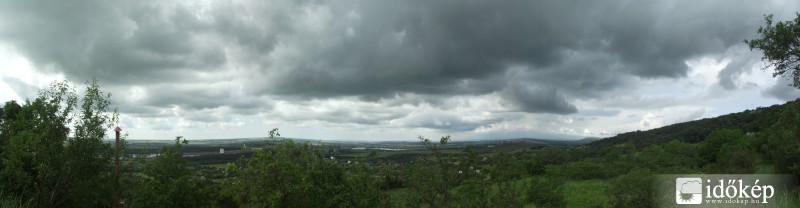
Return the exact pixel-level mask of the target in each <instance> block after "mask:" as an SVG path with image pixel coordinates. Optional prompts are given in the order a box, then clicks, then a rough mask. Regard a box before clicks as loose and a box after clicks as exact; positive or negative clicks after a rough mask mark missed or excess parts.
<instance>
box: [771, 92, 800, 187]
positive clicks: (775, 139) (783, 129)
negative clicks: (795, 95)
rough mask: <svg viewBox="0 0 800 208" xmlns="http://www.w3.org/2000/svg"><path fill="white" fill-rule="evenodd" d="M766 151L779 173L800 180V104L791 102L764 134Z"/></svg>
mask: <svg viewBox="0 0 800 208" xmlns="http://www.w3.org/2000/svg"><path fill="white" fill-rule="evenodd" d="M764 133H765V134H766V137H767V148H768V150H767V151H766V152H767V153H768V156H769V158H770V159H772V161H773V162H774V163H775V170H776V171H777V172H779V173H784V174H794V175H795V176H796V177H797V178H798V179H800V102H797V101H795V102H791V103H789V104H788V105H787V106H786V107H785V108H784V109H783V112H782V113H781V115H780V116H779V117H778V120H777V121H776V122H775V124H774V125H773V126H772V127H771V128H769V129H768V130H767V131H765V132H764Z"/></svg>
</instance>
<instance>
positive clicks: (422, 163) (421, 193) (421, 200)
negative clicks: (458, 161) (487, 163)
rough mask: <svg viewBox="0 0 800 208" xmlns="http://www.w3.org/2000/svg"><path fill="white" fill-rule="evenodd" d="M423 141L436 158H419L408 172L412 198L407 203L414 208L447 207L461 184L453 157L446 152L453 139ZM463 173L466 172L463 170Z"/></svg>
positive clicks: (408, 184) (444, 137)
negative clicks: (452, 191)
mask: <svg viewBox="0 0 800 208" xmlns="http://www.w3.org/2000/svg"><path fill="white" fill-rule="evenodd" d="M418 138H419V140H420V142H422V144H423V145H424V146H425V147H426V149H428V151H430V152H431V154H432V155H433V158H417V160H415V161H414V164H413V166H412V167H411V169H410V170H409V173H408V176H407V177H408V182H407V186H406V187H407V188H408V190H407V191H409V192H408V193H409V197H408V198H407V201H406V203H408V206H412V207H421V206H422V207H445V206H447V205H450V204H453V195H452V193H451V190H452V189H453V188H454V187H455V186H456V185H457V184H456V182H457V180H456V179H457V177H458V171H459V170H455V169H454V168H453V167H452V165H451V164H450V162H453V161H452V158H450V157H448V156H447V155H445V154H444V153H443V150H442V149H443V146H444V145H446V144H447V143H448V142H450V136H449V135H448V136H443V137H441V138H440V139H439V142H433V141H431V140H430V139H428V138H425V137H423V136H419V137H418ZM461 171H462V173H463V170H461Z"/></svg>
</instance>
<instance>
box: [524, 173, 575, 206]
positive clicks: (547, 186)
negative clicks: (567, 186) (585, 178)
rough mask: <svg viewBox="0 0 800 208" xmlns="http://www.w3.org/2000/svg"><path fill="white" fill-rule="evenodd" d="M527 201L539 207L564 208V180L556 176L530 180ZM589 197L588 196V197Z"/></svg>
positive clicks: (535, 177) (538, 177)
mask: <svg viewBox="0 0 800 208" xmlns="http://www.w3.org/2000/svg"><path fill="white" fill-rule="evenodd" d="M525 194H526V201H528V202H530V203H533V204H535V205H536V206H537V207H564V206H565V200H564V180H563V179H561V178H560V177H556V176H549V175H547V176H534V177H531V178H530V182H529V184H528V190H527V191H526V193H525ZM587 197H588V196H587Z"/></svg>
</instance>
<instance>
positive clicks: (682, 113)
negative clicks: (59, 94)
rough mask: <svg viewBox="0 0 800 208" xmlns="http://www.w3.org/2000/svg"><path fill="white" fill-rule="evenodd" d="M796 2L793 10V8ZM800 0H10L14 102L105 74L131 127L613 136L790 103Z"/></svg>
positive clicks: (7, 80)
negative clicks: (766, 46)
mask: <svg viewBox="0 0 800 208" xmlns="http://www.w3.org/2000/svg"><path fill="white" fill-rule="evenodd" d="M792 8H794V9H792ZM798 11H800V1H792V0H773V1H746V0H734V1H728V0H708V1H631V0H608V1H477V0H465V1H461V0H459V1H455V0H442V1H421V0H406V1H395V0H342V1H314V0H309V1H303V0H286V1H283V0H274V1H272V0H269V1H263V0H254V1H230V0H221V1H133V0H119V1H102V0H96V1H82V0H80V1H38V0H26V1H22V0H19V1H17V0H0V101H2V102H5V101H8V100H20V101H22V100H25V99H32V98H35V97H36V93H37V91H38V90H39V89H43V88H47V87H48V86H49V84H50V83H52V82H53V81H59V80H64V79H68V80H70V81H71V82H72V83H74V84H76V86H77V87H78V88H79V89H80V88H84V87H85V83H86V81H88V80H92V79H96V80H97V81H98V83H99V84H100V86H101V90H103V91H105V92H109V93H111V94H112V97H111V101H112V104H113V105H114V106H116V107H117V109H118V111H119V112H120V119H121V121H120V123H119V126H120V127H121V128H122V129H123V131H124V132H126V133H128V135H129V139H171V138H174V137H175V136H178V135H182V136H185V137H186V138H189V139H223V138H243V137H264V136H266V135H267V132H268V130H270V129H272V128H279V129H280V132H281V134H282V135H283V136H287V137H293V138H309V139H321V140H379V141H385V140H392V141H416V139H417V136H418V135H421V136H425V137H429V138H438V137H440V136H443V135H451V136H452V137H453V139H454V140H456V141H457V140H474V139H503V138H519V137H529V138H547V139H580V138H585V137H610V136H614V135H616V134H619V133H623V132H628V131H635V130H647V129H652V128H657V127H661V126H665V125H669V124H673V123H677V122H685V121H691V120H696V119H701V118H710V117H715V116H719V115H724V114H728V113H734V112H740V111H743V110H746V109H754V108H757V107H765V106H770V105H774V104H782V103H785V102H786V101H789V100H793V99H796V98H798V97H800V90H798V89H795V88H792V87H789V86H787V84H788V80H787V79H786V78H783V77H777V78H773V77H772V72H771V71H770V69H766V70H764V66H765V65H766V63H765V62H763V61H762V60H761V57H762V54H761V52H759V51H751V50H750V49H749V48H748V47H747V46H746V45H745V44H744V43H743V42H742V41H743V40H745V39H753V38H757V37H758V34H757V33H756V30H757V28H758V27H759V26H762V25H764V15H766V14H774V19H775V20H776V21H786V20H791V19H793V18H794V17H796V16H795V12H798Z"/></svg>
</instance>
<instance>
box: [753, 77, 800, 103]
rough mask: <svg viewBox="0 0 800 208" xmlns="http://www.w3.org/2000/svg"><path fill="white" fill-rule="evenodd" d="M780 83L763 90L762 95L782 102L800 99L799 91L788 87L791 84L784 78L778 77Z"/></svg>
mask: <svg viewBox="0 0 800 208" xmlns="http://www.w3.org/2000/svg"><path fill="white" fill-rule="evenodd" d="M779 79H780V81H778V82H777V83H775V85H773V86H772V87H769V88H767V89H765V90H764V91H763V92H762V93H763V94H764V95H766V96H769V97H773V98H777V99H780V100H783V101H792V100H795V99H797V98H800V89H797V88H794V87H792V86H790V85H789V83H790V82H791V81H790V80H789V79H787V78H786V77H780V78H779Z"/></svg>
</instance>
